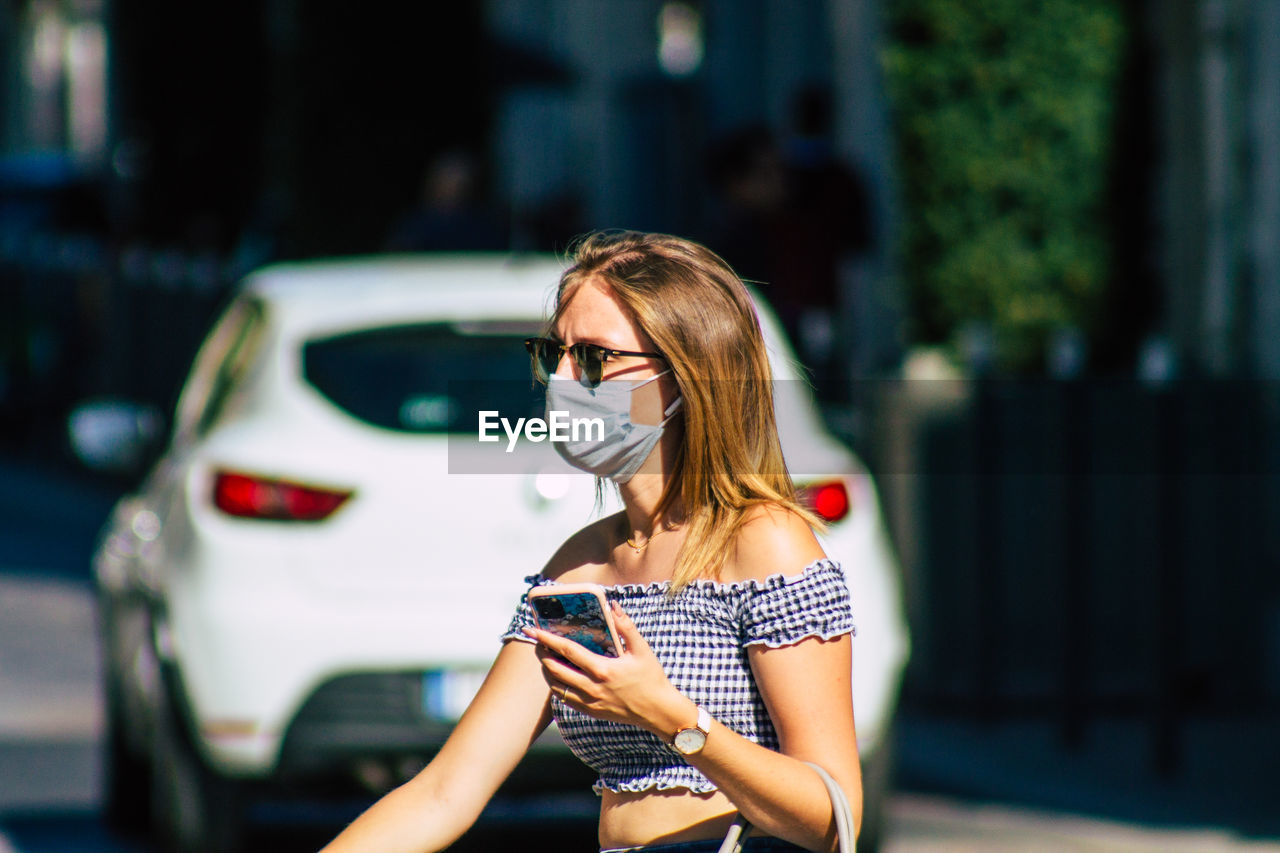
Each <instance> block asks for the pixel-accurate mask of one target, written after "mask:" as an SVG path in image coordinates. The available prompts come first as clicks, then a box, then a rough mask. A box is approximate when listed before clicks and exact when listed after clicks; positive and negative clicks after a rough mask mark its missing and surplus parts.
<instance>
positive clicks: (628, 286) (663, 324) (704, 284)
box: [551, 231, 822, 592]
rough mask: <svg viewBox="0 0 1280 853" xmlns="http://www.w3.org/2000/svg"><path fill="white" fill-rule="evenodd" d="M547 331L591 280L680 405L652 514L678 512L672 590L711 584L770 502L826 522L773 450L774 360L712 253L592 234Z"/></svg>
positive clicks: (632, 236)
mask: <svg viewBox="0 0 1280 853" xmlns="http://www.w3.org/2000/svg"><path fill="white" fill-rule="evenodd" d="M569 256H570V261H571V266H570V267H569V269H568V270H566V271H565V273H564V275H563V276H561V278H560V286H559V289H558V290H557V293H556V307H555V312H554V314H553V316H552V318H551V324H552V325H554V324H555V322H556V321H557V320H558V319H559V318H560V315H561V313H562V312H563V311H564V309H565V307H566V305H567V303H568V300H569V299H570V298H571V297H572V295H573V292H574V291H575V290H576V289H577V288H578V287H579V286H580V285H582V284H583V283H584V282H586V281H588V280H597V281H600V282H603V283H605V284H606V285H608V287H609V288H610V290H612V292H613V294H614V295H615V296H616V297H617V299H618V301H619V302H621V303H622V305H623V306H625V308H626V309H627V310H628V311H629V312H630V313H631V316H632V318H633V319H634V321H635V323H636V325H637V326H639V327H640V329H641V330H642V331H643V332H644V333H645V334H646V335H647V336H648V337H649V339H650V340H652V341H653V343H654V345H655V346H656V347H657V349H658V351H659V352H661V353H662V354H663V356H664V357H665V358H666V360H667V363H668V365H669V366H670V368H671V374H672V376H673V377H674V379H675V382H676V385H677V386H678V387H679V389H680V394H681V396H682V397H683V400H684V402H683V405H682V406H681V408H680V411H681V412H682V413H683V419H684V425H683V426H684V441H683V442H682V444H681V446H680V448H679V451H678V453H677V456H676V460H675V468H674V472H673V476H672V478H671V480H670V481H669V482H668V483H667V486H666V489H665V491H664V492H663V493H662V496H661V497H660V499H659V501H658V506H657V509H656V511H655V512H656V514H657V515H662V514H663V513H665V512H666V511H667V510H668V509H670V508H671V506H672V504H673V503H674V502H675V500H676V498H677V497H679V498H680V499H681V501H682V503H683V509H684V523H685V525H686V526H687V533H686V536H685V541H684V544H683V546H682V547H681V549H680V553H679V555H678V556H677V558H676V568H675V573H674V575H673V579H672V590H673V592H674V591H678V590H680V589H681V588H683V587H684V586H686V585H687V584H688V583H689V582H691V581H693V580H697V579H700V578H718V577H719V575H720V571H721V569H722V568H723V566H724V562H725V559H726V557H727V556H728V554H729V553H730V552H731V545H732V543H733V540H734V538H735V536H736V535H737V532H738V530H739V529H740V528H741V526H742V524H743V523H744V521H745V520H746V512H747V510H748V509H749V508H750V507H752V506H754V505H757V504H773V505H777V506H780V507H783V508H786V509H788V510H791V511H793V512H796V513H798V514H799V515H801V516H802V517H803V518H804V519H805V520H806V521H807V522H808V523H809V524H811V525H813V526H814V527H817V528H821V526H822V523H821V521H819V519H818V518H817V517H816V516H814V515H813V514H812V513H811V512H809V511H808V510H807V509H805V508H804V507H803V506H801V505H800V503H799V502H798V501H797V499H796V490H795V485H794V484H793V483H792V481H791V476H790V474H788V473H787V467H786V463H785V462H784V461H783V457H782V447H781V445H780V444H779V441H778V428H777V420H776V418H775V416H774V410H773V383H772V373H771V371H770V368H769V358H768V354H767V352H766V350H765V345H764V338H763V336H762V334H761V331H760V321H759V319H758V318H757V317H756V312H755V306H754V305H753V304H752V301H751V296H750V294H748V293H747V289H746V287H745V286H744V285H743V283H742V280H741V279H739V278H738V276H737V275H736V274H735V273H734V272H733V270H732V269H731V268H730V267H729V265H728V264H727V263H725V262H724V261H723V260H722V259H721V258H720V257H719V256H718V255H716V254H715V253H714V252H712V251H711V250H710V249H707V248H706V247H705V246H701V245H699V244H697V243H694V242H692V241H690V240H685V239H682V238H680V237H673V236H670V235H667V234H645V233H640V232H635V231H605V232H595V233H592V234H588V235H586V236H584V237H582V238H579V239H578V240H577V241H575V243H574V244H573V245H572V246H571V247H570V250H569Z"/></svg>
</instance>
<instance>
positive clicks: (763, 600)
mask: <svg viewBox="0 0 1280 853" xmlns="http://www.w3.org/2000/svg"><path fill="white" fill-rule="evenodd" d="M746 593H747V594H746V595H745V597H744V600H743V602H742V607H743V611H742V623H741V624H742V633H743V636H742V644H743V645H744V646H751V645H765V646H768V647H769V648H776V647H778V646H787V645H790V644H792V643H798V642H800V641H801V640H803V639H806V638H808V637H821V638H822V639H824V640H829V639H831V638H832V637H838V636H840V635H841V634H851V633H853V632H854V624H853V609H852V607H851V605H850V602H849V585H848V583H847V582H846V581H845V577H844V571H843V570H842V569H841V568H840V566H839V565H838V564H837V563H835V562H833V561H831V560H819V561H817V562H815V563H812V564H810V565H809V566H807V567H806V568H805V570H804V571H803V572H802V573H801V574H799V575H795V576H792V577H785V576H783V575H771V576H770V577H768V578H766V579H765V580H764V581H762V582H752V583H751V584H750V585H749V588H748V589H747V590H746Z"/></svg>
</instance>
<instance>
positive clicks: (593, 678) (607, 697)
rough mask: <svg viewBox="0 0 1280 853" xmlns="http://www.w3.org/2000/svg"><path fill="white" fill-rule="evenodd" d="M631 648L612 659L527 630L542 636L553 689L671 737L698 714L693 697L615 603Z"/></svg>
mask: <svg viewBox="0 0 1280 853" xmlns="http://www.w3.org/2000/svg"><path fill="white" fill-rule="evenodd" d="M610 606H611V608H612V610H613V619H614V624H615V625H616V626H617V629H618V636H619V637H620V638H621V639H622V642H623V644H624V646H625V649H624V650H623V652H622V656H621V657H616V658H611V657H606V656H605V655H598V654H596V653H595V652H592V651H589V650H588V649H586V648H585V647H584V646H582V645H581V644H579V643H575V642H574V641H573V640H569V639H566V638H564V637H561V636H558V635H556V634H552V633H549V632H547V631H542V630H539V629H537V628H526V629H525V633H526V634H527V635H528V636H530V637H532V638H533V639H535V640H537V641H538V659H539V660H541V661H542V675H543V678H545V679H546V681H547V685H548V686H549V687H550V688H551V692H552V693H554V694H556V695H557V696H559V697H560V698H561V700H562V701H563V702H564V703H565V704H566V705H570V706H572V707H574V708H576V709H578V710H579V711H582V712H583V713H584V714H588V715H590V716H592V717H595V718H597V719H601V720H613V721H614V722H619V723H629V724H631V725H633V726H639V727H641V728H643V729H647V730H649V731H650V732H653V733H654V734H656V735H658V736H659V737H669V736H670V735H671V734H672V733H673V732H675V731H676V729H678V728H680V727H681V726H683V725H688V724H689V721H690V720H692V719H694V718H695V717H696V716H697V711H696V710H690V709H694V708H696V706H695V705H694V704H693V702H692V700H690V699H687V698H685V697H684V696H682V695H681V694H680V691H678V690H676V688H675V686H674V685H672V684H671V682H670V681H669V680H668V679H667V674H666V673H665V672H663V670H662V664H661V663H660V662H659V661H658V658H657V655H655V654H654V653H653V649H651V648H650V647H649V644H648V643H647V642H645V639H644V636H643V635H641V633H640V631H639V629H637V628H636V626H635V623H634V622H632V621H631V618H630V617H629V616H627V614H626V612H625V611H624V610H623V609H622V608H621V607H620V606H618V603H617V602H616V601H615V602H610Z"/></svg>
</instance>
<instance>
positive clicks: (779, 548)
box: [721, 504, 826, 583]
mask: <svg viewBox="0 0 1280 853" xmlns="http://www.w3.org/2000/svg"><path fill="white" fill-rule="evenodd" d="M825 556H826V552H824V551H823V550H822V546H821V545H820V544H819V543H818V538H817V537H816V536H815V535H814V533H813V528H812V527H810V526H809V523H808V522H807V521H805V520H804V519H803V518H802V517H801V516H799V515H797V514H796V513H795V512H793V511H792V510H790V509H787V508H786V507H784V506H781V505H779V504H757V505H756V506H753V507H751V508H750V509H748V510H747V513H746V519H745V521H744V522H743V524H742V527H741V528H739V530H738V534H737V536H736V537H735V538H734V541H733V548H732V551H731V552H730V554H729V559H728V560H726V561H725V566H724V570H723V574H722V575H721V577H722V579H723V580H725V581H727V582H730V583H733V582H740V581H746V580H761V581H762V580H764V579H765V578H767V577H769V576H770V575H777V574H783V575H794V574H799V572H800V570H801V569H803V568H804V567H805V566H807V565H809V564H810V563H812V562H813V561H814V560H820V559H822V558H823V557H825Z"/></svg>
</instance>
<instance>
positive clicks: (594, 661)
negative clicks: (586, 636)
mask: <svg viewBox="0 0 1280 853" xmlns="http://www.w3.org/2000/svg"><path fill="white" fill-rule="evenodd" d="M524 632H525V634H526V635H527V636H529V637H531V638H533V639H535V640H537V641H538V645H539V650H540V652H541V650H546V651H547V652H549V653H550V654H549V655H548V656H546V657H542V662H543V665H544V666H545V665H546V664H547V663H548V661H553V660H555V659H556V658H559V659H560V660H561V661H563V662H568V664H569V666H570V667H572V668H575V669H578V670H581V671H582V672H586V673H588V674H590V675H592V676H594V677H599V673H598V672H597V665H598V663H599V661H601V660H608V658H605V657H603V656H601V655H598V654H596V653H595V652H593V651H591V650H590V649H587V648H586V647H585V646H583V645H582V644H581V643H576V642H574V641H573V640H570V639H567V638H565V637H561V636H559V635H558V634H552V633H550V632H549V631H542V630H539V629H537V628H526V629H524ZM541 656H542V655H541V654H540V657H541Z"/></svg>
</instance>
